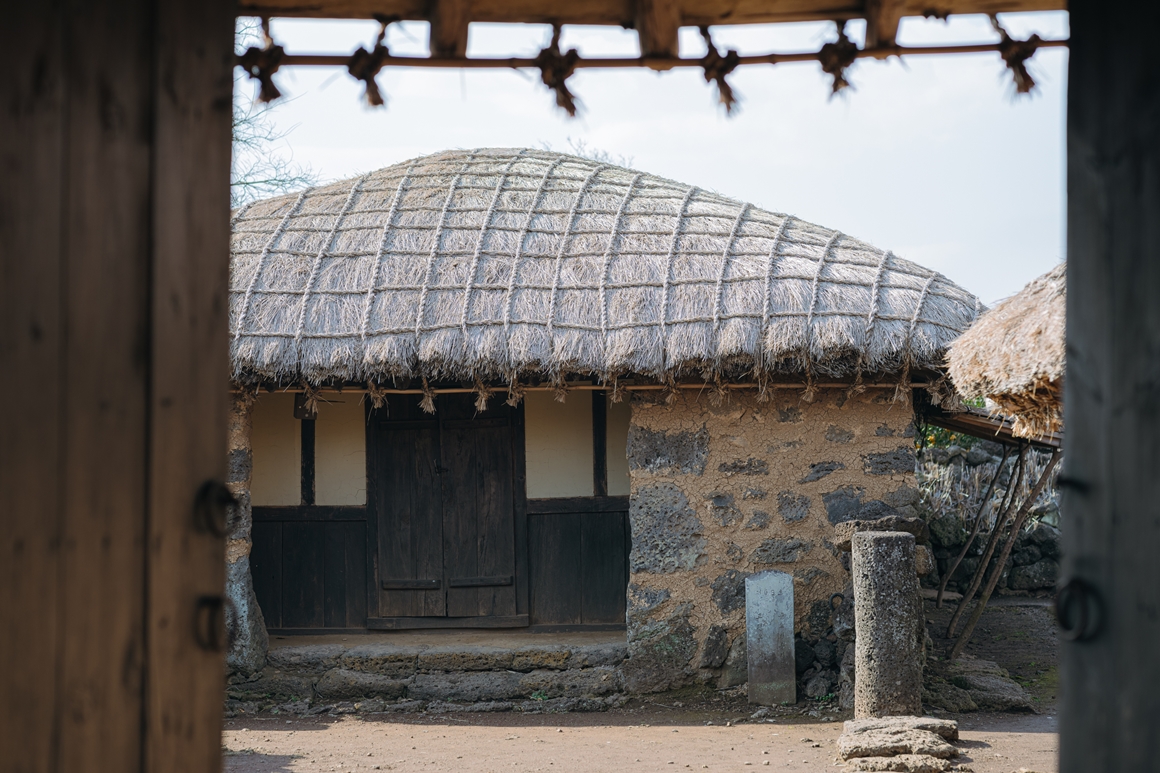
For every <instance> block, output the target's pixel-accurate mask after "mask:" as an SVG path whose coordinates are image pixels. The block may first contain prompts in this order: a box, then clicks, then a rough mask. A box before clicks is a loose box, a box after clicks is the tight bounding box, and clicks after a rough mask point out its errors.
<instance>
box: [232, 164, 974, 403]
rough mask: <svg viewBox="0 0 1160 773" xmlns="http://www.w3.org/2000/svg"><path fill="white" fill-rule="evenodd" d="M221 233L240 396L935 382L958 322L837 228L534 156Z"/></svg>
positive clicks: (305, 201)
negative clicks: (419, 383)
mask: <svg viewBox="0 0 1160 773" xmlns="http://www.w3.org/2000/svg"><path fill="white" fill-rule="evenodd" d="M233 232H234V233H233V243H232V259H231V272H230V308H231V331H232V339H233V340H232V350H231V354H232V358H233V369H234V376H235V378H236V379H237V380H238V381H240V382H247V381H254V380H278V381H283V382H297V381H303V380H304V381H307V382H309V383H313V384H318V383H321V382H323V381H327V380H332V379H342V380H346V381H364V380H376V381H380V382H381V381H382V380H385V379H391V378H396V377H403V378H406V377H412V376H423V377H426V378H445V379H469V378H475V379H485V380H486V379H504V380H509V379H515V378H518V377H520V376H534V377H536V378H547V379H551V378H557V377H560V376H563V375H569V374H584V375H589V374H591V375H595V376H597V377H599V378H604V379H608V378H613V377H616V376H621V375H625V374H635V375H638V376H640V375H643V376H648V377H654V378H670V377H674V376H676V375H678V374H679V373H681V372H682V371H684V372H690V371H693V372H696V373H698V374H701V375H712V374H716V375H721V376H724V377H737V376H741V375H743V374H748V375H750V376H753V375H756V376H757V377H759V378H761V377H766V376H770V375H774V374H799V375H801V376H803V377H804V378H805V379H807V380H808V379H812V378H814V377H815V376H821V375H825V376H828V377H839V378H846V377H853V376H854V375H856V374H858V373H863V372H864V373H866V374H886V373H902V372H906V371H907V370H909V369H932V370H937V369H940V368H941V366H942V363H943V357H944V354H945V350H946V347H947V345H948V344H949V343H950V341H951V340H953V339H954V338H956V337H957V336H958V335H959V334H960V333H961V332H962V331H964V330H966V329H967V327H968V326H969V325H970V324H971V323H972V322H973V321H974V319H975V317H976V316H977V314H978V311H979V309H980V307H979V304H978V301H977V300H976V299H975V297H974V296H972V295H971V294H970V293H968V292H966V291H965V290H963V289H962V288H960V287H957V286H956V285H954V284H953V283H951V282H950V281H949V280H948V279H946V278H945V277H943V276H941V275H940V274H937V273H935V272H933V271H930V270H928V269H925V268H922V267H921V266H917V265H915V264H913V263H909V262H907V261H905V260H902V259H900V258H897V257H895V256H894V255H892V254H891V253H889V252H884V251H882V250H879V249H877V248H875V247H872V246H870V245H869V244H866V243H865V242H862V241H859V240H857V239H854V238H852V237H849V236H845V235H843V234H841V233H839V232H837V231H833V230H830V229H828V228H822V227H820V226H816V225H813V224H811V223H807V222H805V221H802V220H799V219H797V218H795V217H792V216H788V215H782V214H774V213H770V212H766V211H764V210H761V209H758V208H756V207H753V206H751V205H749V204H744V203H741V202H738V201H734V200H732V199H728V198H725V197H724V196H719V195H717V194H715V193H712V192H709V191H705V190H701V189H699V188H696V187H693V186H689V185H683V184H680V183H675V182H672V181H670V180H664V179H661V178H659V177H654V176H652V175H648V174H643V173H641V172H636V171H632V170H629V169H622V168H620V167H616V166H610V165H607V164H601V163H597V162H595V161H590V160H587V159H584V158H576V157H573V156H568V155H562V154H559V153H551V152H546V151H540V150H511V149H486V150H471V151H449V152H445V153H439V154H436V155H433V156H427V157H424V158H418V159H415V160H413V161H408V162H405V163H402V164H398V165H396V166H392V167H389V168H387V169H382V170H379V171H377V172H371V173H370V174H367V175H364V176H362V177H358V178H356V179H353V180H346V181H344V182H339V183H334V184H332V185H327V186H324V187H320V188H313V189H309V190H306V191H303V192H302V193H298V194H291V195H288V196H281V197H277V198H272V199H268V200H265V201H259V202H257V203H255V204H252V205H249V206H247V207H245V208H243V209H241V210H239V211H237V212H236V213H235V214H234V222H233ZM751 371H752V372H751Z"/></svg>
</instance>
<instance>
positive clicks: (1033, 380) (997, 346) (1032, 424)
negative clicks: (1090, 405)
mask: <svg viewBox="0 0 1160 773" xmlns="http://www.w3.org/2000/svg"><path fill="white" fill-rule="evenodd" d="M1066 273H1067V265H1066V264H1060V265H1059V266H1057V267H1055V268H1054V269H1052V270H1051V271H1049V272H1047V273H1046V274H1044V275H1043V276H1041V277H1039V278H1038V279H1036V280H1034V281H1033V282H1031V283H1030V284H1028V285H1027V286H1026V287H1024V288H1023V289H1022V290H1020V291H1019V292H1018V293H1017V294H1016V295H1013V296H1011V297H1010V298H1008V299H1007V300H1005V301H1003V302H1002V303H1000V304H999V305H997V306H996V307H995V308H994V309H991V310H990V311H988V312H987V313H985V314H984V315H983V316H982V317H980V318H979V321H978V322H976V323H975V324H974V325H973V326H972V327H971V329H970V330H968V331H967V332H966V333H964V334H963V336H962V337H961V338H959V340H957V341H955V342H954V344H952V345H951V348H950V352H949V354H948V356H947V362H948V365H949V370H950V376H951V380H952V381H953V382H954V385H955V388H956V389H958V391H959V392H960V393H961V394H963V395H964V396H966V397H973V398H979V397H986V398H990V399H991V400H993V401H995V403H996V404H997V405H998V406H999V411H1000V412H1001V413H1003V414H1004V415H1007V416H1010V417H1011V418H1013V419H1014V422H1015V423H1014V427H1013V428H1012V432H1013V433H1014V434H1016V435H1020V436H1022V437H1036V436H1039V435H1044V434H1047V433H1050V432H1057V431H1059V429H1060V427H1061V425H1062V420H1063V413H1062V410H1063V403H1062V398H1063V371H1064V307H1065V305H1066V295H1067V293H1066V283H1065V275H1066Z"/></svg>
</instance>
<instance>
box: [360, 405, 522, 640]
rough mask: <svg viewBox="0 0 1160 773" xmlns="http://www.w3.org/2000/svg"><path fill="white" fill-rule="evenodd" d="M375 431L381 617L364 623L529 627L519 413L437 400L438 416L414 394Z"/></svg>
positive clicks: (371, 470) (372, 498)
mask: <svg viewBox="0 0 1160 773" xmlns="http://www.w3.org/2000/svg"><path fill="white" fill-rule="evenodd" d="M367 426H368V438H367V449H368V455H367V465H368V470H367V480H368V489H369V490H368V503H369V505H370V508H371V511H370V512H369V513H368V520H369V522H370V524H371V526H372V531H373V532H374V536H373V537H372V539H373V541H374V543H375V551H374V555H375V566H374V569H373V571H372V576H373V578H374V580H373V582H374V587H373V589H372V591H371V597H372V609H377V610H378V616H377V617H372V618H371V619H370V620H369V621H368V626H369V627H371V628H405V627H439V626H457V625H462V626H513V625H515V626H518V625H526V624H527V614H526V602H525V603H521V601H522V599H521V595H522V596H523V597H526V594H527V590H526V582H525V581H523V580H521V577H520V575H521V567H522V566H526V561H521V560H519V559H521V558H523V556H521V555H520V554H521V552H524V550H525V548H524V545H526V538H525V537H524V536H523V529H521V528H520V527H521V526H522V516H523V507H522V504H523V485H522V475H519V474H518V472H517V471H518V470H519V469H520V468H521V467H522V465H517V457H518V456H519V453H518V448H519V447H520V446H521V445H522V437H521V436H520V435H521V433H520V432H519V412H518V411H517V410H515V409H512V408H509V407H508V406H506V405H497V404H496V403H495V401H493V403H492V405H491V406H489V408H488V410H487V411H483V412H478V411H476V410H475V407H474V399H473V397H472V396H471V395H441V396H440V397H439V398H438V399H437V402H436V412H435V414H434V415H430V414H426V413H423V412H422V411H421V410H420V409H419V398H418V397H414V396H410V395H408V396H402V397H398V398H394V397H392V398H391V399H390V400H389V401H388V404H387V406H386V409H385V410H379V411H372V412H371V414H370V420H369V421H368V425H367ZM523 571H525V572H526V569H525V570H523ZM521 612H522V613H523V614H522V615H521Z"/></svg>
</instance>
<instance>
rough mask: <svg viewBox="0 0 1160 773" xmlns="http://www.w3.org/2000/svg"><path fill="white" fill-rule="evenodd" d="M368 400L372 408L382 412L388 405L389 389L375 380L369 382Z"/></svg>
mask: <svg viewBox="0 0 1160 773" xmlns="http://www.w3.org/2000/svg"><path fill="white" fill-rule="evenodd" d="M367 399H369V400H370V401H371V407H372V408H374V409H375V410H376V411H377V410H381V409H382V408H383V406H385V405H386V404H387V388H386V387H384V386H383V385H382V384H379V383H376V382H375V381H373V380H371V381H367Z"/></svg>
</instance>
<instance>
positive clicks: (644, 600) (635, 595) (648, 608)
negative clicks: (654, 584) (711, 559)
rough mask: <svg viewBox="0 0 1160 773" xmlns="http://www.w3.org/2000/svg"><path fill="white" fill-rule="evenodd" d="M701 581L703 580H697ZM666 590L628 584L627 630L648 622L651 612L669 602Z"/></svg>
mask: <svg viewBox="0 0 1160 773" xmlns="http://www.w3.org/2000/svg"><path fill="white" fill-rule="evenodd" d="M697 579H703V578H700V577H699V578H697ZM669 595H670V593H669V590H668V589H667V588H646V587H644V586H642V585H637V584H636V583H635V582H633V583H629V584H628V598H627V602H628V610H627V612H626V614H625V617H626V619H627V622H628V628H629V630H632V629H633V628H634V627H636V626H640V625H644V624H646V623H647V622H648V619H649V616H650V615H651V614H652V612H653V610H655V609H657V608H658V607H660V606H661V605H662V604H664V603H665V602H666V601H668V600H669Z"/></svg>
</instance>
